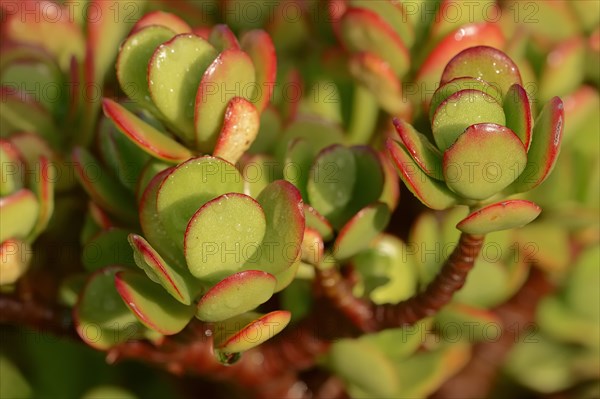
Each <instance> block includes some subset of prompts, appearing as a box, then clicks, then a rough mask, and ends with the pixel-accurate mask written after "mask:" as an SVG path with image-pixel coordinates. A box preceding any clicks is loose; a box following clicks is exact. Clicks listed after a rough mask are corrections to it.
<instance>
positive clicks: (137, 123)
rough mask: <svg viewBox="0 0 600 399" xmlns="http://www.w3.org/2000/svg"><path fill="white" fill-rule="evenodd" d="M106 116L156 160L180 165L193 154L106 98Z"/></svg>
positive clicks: (104, 104)
mask: <svg viewBox="0 0 600 399" xmlns="http://www.w3.org/2000/svg"><path fill="white" fill-rule="evenodd" d="M102 108H103V110H104V114H105V115H106V116H107V117H108V118H110V120H111V121H112V122H113V123H114V124H115V127H116V128H117V129H119V131H120V132H121V133H123V134H124V135H125V136H126V137H127V138H128V139H130V140H131V141H132V142H133V143H134V144H135V145H137V146H138V147H139V148H141V149H142V150H143V151H145V152H146V153H148V154H150V155H151V156H153V157H154V158H157V159H161V160H163V161H167V162H171V163H178V162H183V161H185V160H187V159H189V158H190V157H191V156H192V153H191V152H190V151H189V150H188V149H187V148H186V147H184V146H182V145H181V144H179V143H178V142H177V141H175V140H173V139H172V138H170V137H169V136H167V134H166V133H163V132H161V131H159V130H157V129H155V128H154V127H153V126H151V125H150V124H148V123H146V122H144V121H143V120H142V119H140V118H138V117H137V116H136V115H135V114H133V113H132V112H130V111H128V110H127V109H125V107H123V106H122V105H120V104H118V103H116V102H114V101H113V100H110V99H108V98H105V99H103V100H102Z"/></svg>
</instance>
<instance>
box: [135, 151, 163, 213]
mask: <svg viewBox="0 0 600 399" xmlns="http://www.w3.org/2000/svg"><path fill="white" fill-rule="evenodd" d="M170 166H171V165H169V164H168V163H165V162H163V161H159V160H156V159H154V158H150V159H149V160H148V162H146V164H145V165H144V167H143V168H142V170H141V171H140V176H139V177H138V179H137V184H136V187H135V197H136V199H137V201H138V204H139V203H141V201H142V197H143V196H144V192H145V191H146V188H147V187H148V185H149V184H150V182H151V181H152V179H154V177H155V176H156V175H158V174H159V173H160V172H162V171H164V170H165V169H168V168H169V167H170ZM155 194H156V193H155Z"/></svg>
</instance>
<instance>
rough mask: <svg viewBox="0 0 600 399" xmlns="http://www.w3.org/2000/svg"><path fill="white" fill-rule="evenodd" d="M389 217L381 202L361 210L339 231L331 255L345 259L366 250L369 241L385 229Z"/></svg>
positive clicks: (385, 207)
mask: <svg viewBox="0 0 600 399" xmlns="http://www.w3.org/2000/svg"><path fill="white" fill-rule="evenodd" d="M390 215H391V213H390V209H389V208H388V207H387V205H386V204H383V203H381V202H379V203H375V204H373V205H369V206H366V207H365V208H363V209H361V210H360V211H359V212H358V213H357V214H356V215H354V217H353V218H352V219H350V221H349V222H348V223H346V225H344V227H343V228H342V229H341V230H340V232H339V234H338V236H337V238H336V240H335V243H334V253H333V255H334V256H335V257H336V258H337V259H347V258H349V257H350V256H352V255H354V254H356V253H358V252H360V251H362V250H363V249H366V248H368V246H369V244H370V243H371V240H372V239H373V238H375V237H376V236H377V235H378V234H379V233H381V232H382V231H383V230H384V229H385V228H386V227H387V224H388V222H389V221H390Z"/></svg>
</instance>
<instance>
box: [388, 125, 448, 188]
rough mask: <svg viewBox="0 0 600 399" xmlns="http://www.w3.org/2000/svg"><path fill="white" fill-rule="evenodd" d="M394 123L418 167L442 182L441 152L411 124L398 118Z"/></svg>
mask: <svg viewBox="0 0 600 399" xmlns="http://www.w3.org/2000/svg"><path fill="white" fill-rule="evenodd" d="M393 122H394V127H395V128H396V131H397V132H398V135H399V136H400V139H402V143H403V144H404V146H405V147H406V149H407V150H408V152H409V153H410V155H411V156H412V158H413V159H414V161H415V162H416V163H417V165H419V167H420V168H421V169H422V170H423V172H425V173H426V174H427V176H430V177H433V178H434V179H438V180H441V179H442V178H443V177H442V154H440V151H439V150H438V149H437V148H436V147H435V146H434V145H433V144H432V143H431V141H429V139H428V138H427V137H425V135H423V134H421V133H419V132H418V131H417V130H416V129H415V128H414V127H412V125H411V124H410V123H408V122H406V121H405V120H402V119H397V118H394V120H393Z"/></svg>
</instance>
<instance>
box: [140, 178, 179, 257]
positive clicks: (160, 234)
mask: <svg viewBox="0 0 600 399" xmlns="http://www.w3.org/2000/svg"><path fill="white" fill-rule="evenodd" d="M173 169H174V168H169V169H165V170H163V171H162V172H160V173H158V174H157V175H156V176H154V178H153V179H152V180H150V182H149V183H148V186H147V187H146V189H145V190H144V193H143V194H142V198H141V199H140V206H139V220H140V226H141V228H142V231H143V232H144V237H145V238H146V240H148V242H149V243H150V245H152V247H153V248H155V249H156V250H157V251H158V253H160V254H161V256H162V257H163V258H166V259H167V261H169V262H170V263H172V264H173V265H176V266H179V267H181V268H185V259H184V257H183V251H182V250H181V249H182V248H183V242H181V243H178V242H177V241H175V240H174V239H173V238H171V236H170V235H169V233H168V232H167V229H166V228H165V226H164V225H163V223H162V222H161V219H160V215H159V214H158V210H157V205H156V201H157V198H158V190H159V189H160V186H161V185H162V183H163V182H164V181H165V179H166V178H167V177H168V176H169V175H170V174H171V172H172V171H173Z"/></svg>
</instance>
